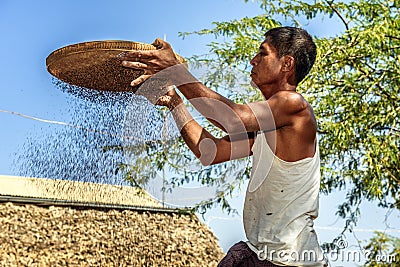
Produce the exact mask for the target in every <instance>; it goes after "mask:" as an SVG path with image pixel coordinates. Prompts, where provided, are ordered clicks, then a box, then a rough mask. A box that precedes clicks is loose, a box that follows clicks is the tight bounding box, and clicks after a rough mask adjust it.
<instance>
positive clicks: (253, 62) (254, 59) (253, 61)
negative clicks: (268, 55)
mask: <svg viewBox="0 0 400 267" xmlns="http://www.w3.org/2000/svg"><path fill="white" fill-rule="evenodd" d="M256 64H257V55H255V56H254V57H253V59H252V60H250V65H252V66H253V67H254V66H255V65H256Z"/></svg>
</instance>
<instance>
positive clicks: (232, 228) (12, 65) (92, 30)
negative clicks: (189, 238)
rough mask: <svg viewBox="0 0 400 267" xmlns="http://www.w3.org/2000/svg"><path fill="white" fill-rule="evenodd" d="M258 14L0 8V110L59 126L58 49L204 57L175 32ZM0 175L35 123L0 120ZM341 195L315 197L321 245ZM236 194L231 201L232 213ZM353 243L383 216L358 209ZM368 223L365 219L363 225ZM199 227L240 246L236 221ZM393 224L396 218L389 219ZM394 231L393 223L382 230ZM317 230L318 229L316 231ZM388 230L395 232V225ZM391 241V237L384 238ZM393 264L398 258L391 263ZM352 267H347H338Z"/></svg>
mask: <svg viewBox="0 0 400 267" xmlns="http://www.w3.org/2000/svg"><path fill="white" fill-rule="evenodd" d="M259 13H260V9H259V8H258V4H257V3H252V2H251V1H250V2H249V3H247V4H245V3H244V2H243V1H240V0H236V1H235V0H218V1H215V0H202V1H178V0H172V1H171V0H170V1H160V0H158V1H94V0H86V1H77V0H64V1H54V0H53V1H43V0H42V1H40V0H38V1H22V0H0V25H1V35H0V36H1V37H0V38H1V42H0V77H1V85H0V110H6V111H13V112H19V113H23V114H28V115H30V116H34V117H39V118H45V119H49V120H56V121H67V120H68V119H69V116H70V114H68V112H66V111H68V108H69V107H68V105H67V104H68V103H67V101H66V97H65V94H63V93H62V92H60V91H59V90H57V89H56V88H55V87H54V86H53V84H52V83H51V76H50V74H49V73H48V72H47V70H46V66H45V59H46V57H47V56H48V55H49V54H50V53H51V52H52V51H54V50H55V49H57V48H60V47H63V46H65V45H69V44H73V43H78V42H84V41H93V40H107V39H111V40H112V39H114V40H115V39H118V40H132V41H138V42H146V43H151V42H152V41H153V40H154V39H155V38H156V37H163V36H164V35H166V37H167V41H169V42H170V43H171V44H172V46H173V48H174V50H175V51H176V52H177V53H179V54H180V55H182V56H191V55H193V54H200V53H205V52H206V51H207V47H206V44H207V42H209V41H210V40H212V37H196V36H189V37H186V38H185V39H184V40H183V39H182V38H181V37H179V36H178V33H179V32H186V31H195V30H199V29H203V28H207V27H211V26H212V22H213V21H221V20H230V19H234V18H241V17H244V16H253V15H256V14H259ZM337 25H338V24H337V23H336V21H335V20H333V21H331V22H324V24H321V23H320V22H315V23H312V24H310V25H309V26H308V27H307V29H308V30H309V31H310V32H311V34H313V35H318V36H326V35H330V34H334V33H335V31H337V30H338V29H340V28H338V26H337ZM0 127H1V128H0V129H1V131H0V147H1V150H0V174H7V175H14V174H15V170H13V166H12V165H13V160H14V157H15V154H17V153H18V151H20V150H21V147H22V145H23V144H24V142H25V141H26V138H27V137H28V136H35V135H40V134H41V132H40V131H41V129H42V127H44V125H43V123H40V122H36V121H32V120H29V119H26V118H22V117H20V116H16V115H12V114H9V113H5V112H0ZM343 198H344V194H343V193H341V192H339V193H335V194H332V195H331V196H321V211H320V214H321V215H320V218H319V219H318V220H317V222H316V223H317V224H316V226H317V231H318V233H319V236H320V240H321V241H322V242H328V241H331V239H332V238H333V237H335V235H336V234H337V233H338V232H339V230H338V229H336V228H339V229H340V227H342V226H343V225H344V222H343V221H342V220H338V219H337V218H336V216H335V215H334V212H335V209H336V207H337V205H338V204H339V203H341V202H343ZM242 202H243V193H242V194H241V195H240V196H239V197H237V198H236V199H235V200H234V203H235V205H236V208H237V209H238V210H239V211H240V210H241V206H242V204H243V203H242ZM363 211H364V212H365V215H363V217H362V220H361V222H360V224H359V227H358V228H359V229H360V231H358V232H356V233H357V234H358V237H359V238H360V239H366V238H367V237H368V236H370V235H371V231H372V230H374V229H385V228H386V226H385V224H384V221H383V220H384V214H385V213H384V212H383V211H381V210H379V209H377V208H376V207H375V205H374V204H365V205H363ZM367 218H368V219H367ZM205 221H206V223H207V224H208V225H209V226H210V227H211V228H212V230H213V231H214V233H215V234H216V235H217V237H218V238H219V239H220V244H221V245H222V247H223V248H224V249H225V250H226V249H227V248H228V247H229V246H230V245H232V243H234V242H237V241H239V240H240V239H244V233H243V228H242V225H241V218H240V216H235V217H232V216H228V215H226V214H223V213H221V212H219V210H213V211H212V212H210V213H209V214H208V215H207V216H206V217H205ZM389 221H390V222H396V221H400V220H399V213H398V212H397V213H396V212H394V213H392V214H391V216H390V217H389ZM390 225H391V226H394V223H391V224H390ZM318 227H319V228H318ZM396 229H397V230H398V229H399V225H398V223H397V226H396ZM390 233H391V234H395V235H399V232H398V231H397V232H396V231H394V232H390ZM399 257H400V255H399ZM341 265H344V266H355V265H354V264H353V263H341ZM333 266H335V265H333Z"/></svg>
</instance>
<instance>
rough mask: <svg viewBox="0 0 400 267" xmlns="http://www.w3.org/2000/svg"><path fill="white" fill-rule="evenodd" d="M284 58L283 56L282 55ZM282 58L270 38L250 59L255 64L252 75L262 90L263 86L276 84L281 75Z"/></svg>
mask: <svg viewBox="0 0 400 267" xmlns="http://www.w3.org/2000/svg"><path fill="white" fill-rule="evenodd" d="M282 58H283V57H282ZM282 62H283V60H282V59H279V58H278V53H277V51H276V49H275V47H273V46H272V45H271V43H270V42H269V40H268V38H267V39H265V41H264V42H263V43H262V44H261V45H260V49H259V51H258V53H257V55H256V56H255V57H254V58H253V59H252V60H251V61H250V64H251V65H252V66H253V68H252V70H251V74H250V77H251V78H252V81H253V83H254V84H256V85H257V86H258V88H260V89H261V90H262V89H263V87H265V86H268V85H270V84H274V83H275V82H277V81H278V80H279V78H280V77H281V74H282V73H281V67H282Z"/></svg>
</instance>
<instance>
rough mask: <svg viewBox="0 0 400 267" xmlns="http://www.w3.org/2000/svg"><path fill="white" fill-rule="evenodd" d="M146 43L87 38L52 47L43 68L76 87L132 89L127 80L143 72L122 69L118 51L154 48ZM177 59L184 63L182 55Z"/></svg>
mask: <svg viewBox="0 0 400 267" xmlns="http://www.w3.org/2000/svg"><path fill="white" fill-rule="evenodd" d="M155 49H156V47H155V46H153V45H150V44H144V43H138V42H131V41H113V40H106V41H91V42H84V43H78V44H73V45H69V46H65V47H62V48H60V49H57V50H55V51H54V52H52V53H51V54H50V55H49V56H48V57H47V58H46V66H47V70H48V71H49V72H50V73H51V74H52V75H53V76H55V77H56V78H58V79H59V80H61V81H63V82H66V83H68V84H72V85H75V86H79V87H85V88H88V89H94V90H99V91H114V92H123V91H124V92H125V91H133V92H134V91H136V90H137V88H138V86H136V87H132V86H131V85H130V83H131V81H132V80H134V79H136V78H138V77H139V76H140V75H142V74H143V71H141V70H135V69H130V68H125V67H123V66H122V64H121V62H122V59H121V58H119V57H118V55H120V54H121V53H122V52H129V51H132V50H155ZM177 58H178V59H179V60H180V61H181V62H184V60H183V58H182V57H180V56H178V55H177Z"/></svg>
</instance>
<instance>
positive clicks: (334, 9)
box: [326, 1, 349, 30]
mask: <svg viewBox="0 0 400 267" xmlns="http://www.w3.org/2000/svg"><path fill="white" fill-rule="evenodd" d="M326 3H327V4H328V5H329V7H330V8H331V9H332V10H333V11H334V12H335V13H336V15H338V17H339V18H340V19H341V20H342V22H343V23H344V26H345V27H346V30H349V23H348V22H346V20H345V19H344V17H343V16H342V14H341V13H340V12H339V11H338V10H337V9H336V8H335V7H334V6H333V1H326Z"/></svg>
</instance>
